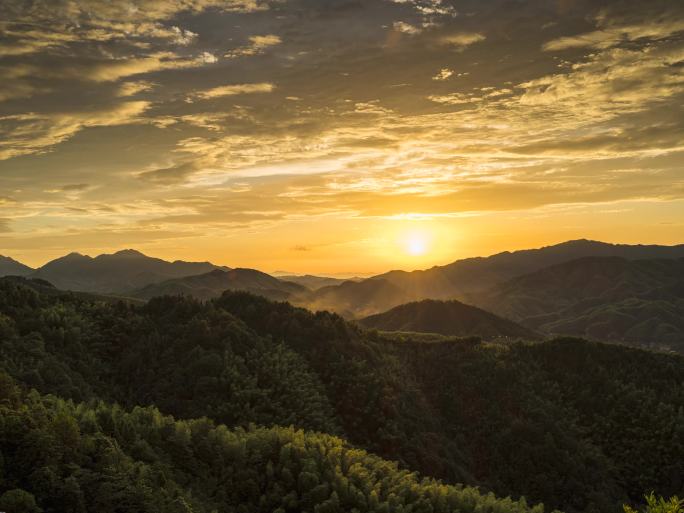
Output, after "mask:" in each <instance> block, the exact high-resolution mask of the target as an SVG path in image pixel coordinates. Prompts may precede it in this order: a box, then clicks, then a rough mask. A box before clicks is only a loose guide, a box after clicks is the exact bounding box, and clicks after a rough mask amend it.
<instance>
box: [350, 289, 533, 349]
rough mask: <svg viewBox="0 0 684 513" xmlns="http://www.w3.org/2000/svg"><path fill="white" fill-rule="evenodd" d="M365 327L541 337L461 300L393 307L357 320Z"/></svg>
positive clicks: (461, 334) (526, 337)
mask: <svg viewBox="0 0 684 513" xmlns="http://www.w3.org/2000/svg"><path fill="white" fill-rule="evenodd" d="M358 322H359V324H360V325H361V326H364V327H366V328H376V329H379V330H384V331H408V332H419V333H439V334H441V335H452V336H457V337H481V338H483V339H485V340H491V339H502V338H503V339H518V338H520V339H526V340H535V339H537V338H540V335H539V334H538V333H535V332H534V331H533V330H531V329H529V328H525V327H524V326H521V325H520V324H517V323H515V322H513V321H511V320H508V319H504V318H503V317H499V316H498V315H494V314H493V313H490V312H487V311H485V310H482V309H480V308H477V307H475V306H471V305H466V304H465V303H461V302H460V301H456V300H451V301H436V300H433V299H425V300H423V301H417V302H415V303H407V304H405V305H400V306H397V307H394V308H392V309H391V310H389V311H387V312H383V313H380V314H376V315H371V316H368V317H365V318H363V319H361V320H359V321H358Z"/></svg>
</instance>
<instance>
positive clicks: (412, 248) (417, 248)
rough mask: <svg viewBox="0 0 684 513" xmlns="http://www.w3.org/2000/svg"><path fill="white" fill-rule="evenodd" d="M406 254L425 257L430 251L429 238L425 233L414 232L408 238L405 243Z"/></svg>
mask: <svg viewBox="0 0 684 513" xmlns="http://www.w3.org/2000/svg"><path fill="white" fill-rule="evenodd" d="M404 249H405V250H406V253H408V254H409V255H411V256H423V255H425V254H426V253H427V252H428V250H429V241H428V237H427V235H426V234H424V233H420V232H413V233H410V234H408V235H407V236H406V239H405V242H404Z"/></svg>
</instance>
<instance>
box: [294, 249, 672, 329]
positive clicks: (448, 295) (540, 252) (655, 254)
mask: <svg viewBox="0 0 684 513" xmlns="http://www.w3.org/2000/svg"><path fill="white" fill-rule="evenodd" d="M590 256H602V257H607V256H614V257H620V258H625V259H629V260H635V259H650V258H684V244H682V245H678V246H654V245H651V246H649V245H635V246H631V245H626V244H607V243H604V242H597V241H590V240H575V241H569V242H564V243H562V244H557V245H554V246H547V247H543V248H540V249H529V250H523V251H515V252H504V253H499V254H497V255H493V256H490V257H478V258H467V259H464V260H458V261H456V262H453V263H451V264H448V265H445V266H436V267H433V268H431V269H427V270H422V271H413V272H406V271H390V272H388V273H385V274H381V275H378V276H374V277H372V278H369V279H366V280H363V281H361V282H358V283H352V284H347V283H345V284H342V285H339V286H338V287H337V288H333V289H331V288H328V287H326V288H323V289H320V290H317V291H314V292H312V293H310V294H308V295H307V296H306V297H302V298H301V299H299V301H298V304H300V305H301V306H306V307H309V308H314V309H327V310H333V311H336V312H339V313H341V314H344V315H345V316H347V317H357V318H358V317H364V316H367V315H371V314H375V313H379V312H382V311H385V310H387V309H389V308H393V307H395V306H398V305H400V304H403V303H407V302H409V301H418V300H421V299H465V300H467V299H468V297H469V295H471V294H473V293H476V292H481V291H484V290H487V289H489V288H491V287H493V286H494V285H496V284H499V283H501V282H504V281H507V280H510V279H511V278H514V277H516V276H520V275H523V274H528V273H531V272H534V271H537V270H540V269H543V268H544V267H548V266H551V265H555V264H560V263H563V262H567V261H569V260H575V259H577V258H583V257H590ZM388 284H389V285H388ZM390 286H391V287H390ZM373 288H377V289H382V291H383V292H380V291H378V293H375V294H374V293H373V292H372V291H371V290H370V289H373ZM391 288H393V290H394V292H392V290H390V289H391ZM372 296H375V297H376V298H377V301H373V300H371V301H369V300H368V298H369V297H372ZM356 305H359V306H356Z"/></svg>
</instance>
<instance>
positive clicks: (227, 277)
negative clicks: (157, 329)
mask: <svg viewBox="0 0 684 513" xmlns="http://www.w3.org/2000/svg"><path fill="white" fill-rule="evenodd" d="M226 290H243V291H247V292H252V293H255V294H258V295H262V296H264V297H268V298H270V299H276V300H285V299H287V298H289V297H290V296H291V295H293V294H301V293H304V292H306V291H307V289H306V288H305V287H303V286H302V285H298V284H296V283H292V282H289V281H285V280H279V279H277V278H274V277H273V276H270V275H268V274H266V273H262V272H260V271H256V270H254V269H239V268H238V269H231V270H229V271H223V270H221V269H215V270H213V271H211V272H208V273H206V274H199V275H196V276H186V277H184V278H175V279H172V280H166V281H163V282H161V283H153V284H150V285H147V286H145V287H143V288H141V289H140V290H137V291H134V292H132V293H131V296H133V297H136V298H140V299H151V298H153V297H155V296H164V295H170V296H177V295H182V296H191V297H194V298H197V299H211V298H215V297H218V296H220V295H221V294H222V293H223V292H224V291H226Z"/></svg>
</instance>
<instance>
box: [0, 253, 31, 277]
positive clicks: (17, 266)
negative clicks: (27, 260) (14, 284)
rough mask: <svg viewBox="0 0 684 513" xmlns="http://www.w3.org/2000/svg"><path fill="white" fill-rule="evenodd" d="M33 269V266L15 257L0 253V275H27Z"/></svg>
mask: <svg viewBox="0 0 684 513" xmlns="http://www.w3.org/2000/svg"><path fill="white" fill-rule="evenodd" d="M33 271H34V270H33V268H31V267H29V266H28V265H24V264H22V263H21V262H18V261H16V260H15V259H14V258H10V257H6V256H2V255H0V277H2V276H27V275H29V274H31V273H32V272H33Z"/></svg>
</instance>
